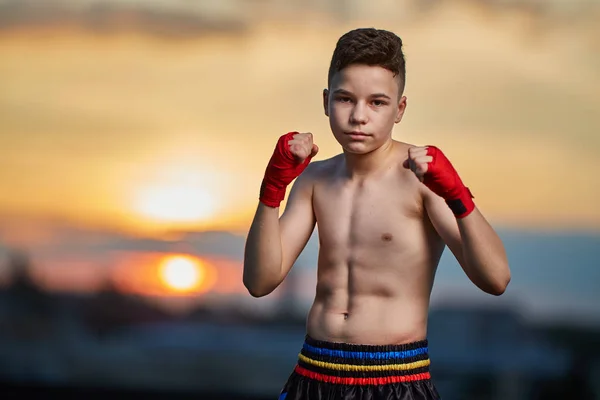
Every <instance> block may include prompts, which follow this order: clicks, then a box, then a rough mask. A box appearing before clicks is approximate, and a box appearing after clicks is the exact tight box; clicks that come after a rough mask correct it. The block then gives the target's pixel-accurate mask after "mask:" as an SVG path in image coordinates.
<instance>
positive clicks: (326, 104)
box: [323, 89, 329, 117]
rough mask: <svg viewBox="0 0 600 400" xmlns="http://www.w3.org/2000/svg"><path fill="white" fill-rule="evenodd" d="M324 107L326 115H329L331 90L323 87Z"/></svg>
mask: <svg viewBox="0 0 600 400" xmlns="http://www.w3.org/2000/svg"><path fill="white" fill-rule="evenodd" d="M323 109H324V110H325V115H326V116H327V117H329V90H327V89H323Z"/></svg>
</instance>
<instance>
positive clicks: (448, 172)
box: [423, 146, 475, 218]
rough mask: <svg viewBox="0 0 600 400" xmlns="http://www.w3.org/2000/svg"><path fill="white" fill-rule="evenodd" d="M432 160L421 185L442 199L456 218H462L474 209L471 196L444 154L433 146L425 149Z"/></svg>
mask: <svg viewBox="0 0 600 400" xmlns="http://www.w3.org/2000/svg"><path fill="white" fill-rule="evenodd" d="M427 155H429V156H431V157H432V158H433V160H432V161H431V162H430V163H429V164H428V166H427V172H426V173H425V176H424V180H423V183H424V184H425V185H426V186H427V187H428V188H429V189H431V191H433V192H434V193H435V194H437V195H438V196H440V197H443V198H444V200H446V204H448V207H450V209H451V210H452V212H453V213H454V215H455V216H456V217H457V218H464V217H466V216H467V215H469V214H470V213H471V212H472V211H473V209H475V203H473V200H472V199H473V195H472V194H471V191H470V190H469V188H468V187H466V186H465V185H464V184H463V183H462V181H461V179H460V177H459V176H458V173H457V172H456V170H455V169H454V167H453V166H452V164H451V163H450V161H449V160H448V159H447V158H446V156H445V155H444V153H442V151H441V150H440V149H438V148H437V147H435V146H428V147H427Z"/></svg>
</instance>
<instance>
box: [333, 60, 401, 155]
mask: <svg viewBox="0 0 600 400" xmlns="http://www.w3.org/2000/svg"><path fill="white" fill-rule="evenodd" d="M399 90H400V88H399V86H398V80H397V78H396V77H394V74H393V73H392V72H391V71H389V70H387V69H385V68H382V67H377V66H368V65H360V64H358V65H350V66H348V67H346V68H344V69H343V70H341V71H339V72H337V73H336V74H335V75H334V76H333V77H332V79H331V84H330V88H329V90H327V89H326V90H324V91H323V105H324V107H325V115H327V116H328V117H329V125H330V126H331V130H332V132H333V135H334V136H335V138H336V140H337V141H338V142H339V143H340V145H341V146H342V148H343V149H344V150H345V151H346V152H349V153H355V154H366V153H369V152H371V151H373V150H375V149H377V148H379V147H380V146H382V145H383V144H384V143H385V142H386V141H388V140H389V139H390V137H391V134H392V129H393V127H394V124H397V123H398V122H400V121H401V120H402V115H403V114H404V109H405V108H406V97H404V96H402V97H400V93H399Z"/></svg>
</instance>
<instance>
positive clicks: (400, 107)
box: [396, 96, 406, 123]
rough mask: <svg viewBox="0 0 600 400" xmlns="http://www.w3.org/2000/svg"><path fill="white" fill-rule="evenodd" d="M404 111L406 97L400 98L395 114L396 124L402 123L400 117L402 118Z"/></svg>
mask: <svg viewBox="0 0 600 400" xmlns="http://www.w3.org/2000/svg"><path fill="white" fill-rule="evenodd" d="M404 110H406V96H402V98H401V99H400V101H399V102H398V110H397V112H396V123H399V122H400V121H402V117H403V116H404Z"/></svg>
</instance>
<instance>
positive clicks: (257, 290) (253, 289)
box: [243, 277, 275, 298]
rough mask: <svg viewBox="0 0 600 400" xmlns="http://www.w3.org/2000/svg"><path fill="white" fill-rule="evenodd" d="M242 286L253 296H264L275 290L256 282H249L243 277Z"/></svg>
mask: <svg viewBox="0 0 600 400" xmlns="http://www.w3.org/2000/svg"><path fill="white" fill-rule="evenodd" d="M243 281H244V287H245V288H246V290H247V291H248V293H249V294H250V296H252V297H255V298H260V297H264V296H266V295H268V294H270V293H272V292H273V290H275V288H271V287H268V286H267V285H261V284H258V283H257V282H251V281H250V280H249V279H247V278H245V277H244V280H243Z"/></svg>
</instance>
